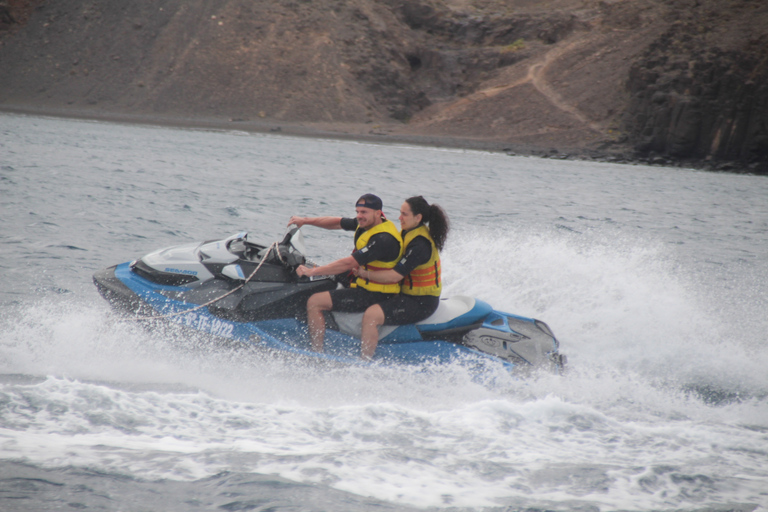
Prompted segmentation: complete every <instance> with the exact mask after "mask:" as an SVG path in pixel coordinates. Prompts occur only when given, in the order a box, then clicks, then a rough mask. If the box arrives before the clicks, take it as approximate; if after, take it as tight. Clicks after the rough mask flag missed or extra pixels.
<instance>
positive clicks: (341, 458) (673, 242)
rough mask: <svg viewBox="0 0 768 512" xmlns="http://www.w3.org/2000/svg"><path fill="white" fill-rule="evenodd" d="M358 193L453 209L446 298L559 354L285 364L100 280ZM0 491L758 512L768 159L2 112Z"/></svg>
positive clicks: (35, 505) (763, 445) (340, 504)
mask: <svg viewBox="0 0 768 512" xmlns="http://www.w3.org/2000/svg"><path fill="white" fill-rule="evenodd" d="M365 192H374V193H377V194H379V195H380V196H381V197H382V198H383V199H384V203H385V213H387V214H389V216H390V217H391V218H396V217H397V211H398V209H399V205H400V204H401V203H402V200H403V199H404V198H406V197H408V196H411V195H414V194H423V195H424V196H425V197H426V198H427V199H428V200H429V201H431V202H436V203H438V204H440V205H441V206H442V207H443V208H444V209H445V210H446V211H447V213H448V215H449V217H450V220H451V222H452V232H451V234H450V236H449V239H448V243H447V247H446V249H445V251H444V253H443V267H444V277H445V294H446V295H453V294H464V295H472V296H476V297H478V298H482V299H484V300H486V301H487V302H489V303H491V305H493V306H494V307H495V308H496V309H501V310H504V311H507V312H510V313H516V314H520V315H524V316H531V317H535V318H538V319H541V320H543V321H545V322H547V323H548V324H549V326H550V327H551V328H552V329H553V331H554V332H555V334H556V335H557V337H558V338H559V340H560V343H561V350H562V352H563V353H565V354H566V355H567V356H568V359H569V371H568V372H567V373H566V375H563V376H555V375H550V374H544V373H542V374H535V375H532V376H531V377H530V378H528V379H525V380H515V379H513V378H512V377H509V378H503V376H499V377H498V378H496V379H494V380H493V384H488V383H484V384H481V383H478V382H477V381H476V380H473V379H472V378H471V376H469V375H467V374H466V373H465V370H464V369H463V368H461V367H456V368H454V367H451V366H447V367H443V368H430V369H429V371H424V370H425V369H418V368H415V369H414V368H374V369H371V368H344V367H340V368H333V369H328V368H318V367H312V366H307V365H306V364H298V363H293V362H291V361H286V360H280V361H276V360H273V359H270V358H267V357H264V356H263V355H261V354H257V353H253V352H251V351H250V350H248V349H247V348H239V349H238V348H236V347H235V348H230V349H224V348H222V347H220V346H218V347H217V346H215V345H213V344H211V343H210V342H209V340H207V339H205V337H203V336H198V337H188V336H184V335H178V334H173V333H168V332H157V331H151V330H147V329H144V328H142V327H140V326H138V325H136V324H135V323H132V322H130V321H125V320H122V319H121V318H120V317H119V316H118V315H116V314H114V313H113V312H112V311H111V310H110V308H109V306H108V305H107V303H106V302H105V301H104V300H103V299H102V298H101V297H100V296H99V295H98V293H97V292H96V289H95V287H94V286H93V283H92V275H93V273H94V272H95V271H97V270H99V269H101V268H103V267H106V266H109V265H113V264H116V263H121V262H124V261H129V260H132V259H135V258H137V257H139V256H142V255H143V254H146V253H148V252H150V251H153V250H155V249H159V248H162V247H167V246H171V245H177V244H182V243H189V242H195V241H200V240H210V239H215V238H222V237H225V236H227V235H230V234H234V233H237V232H239V231H242V230H247V231H249V233H250V238H251V239H256V240H261V241H263V242H265V243H271V242H272V241H275V240H278V239H281V238H282V236H283V234H284V233H285V226H286V224H287V222H288V219H289V218H290V216H291V215H294V214H296V215H344V216H351V215H353V213H354V201H355V200H356V199H357V197H358V196H359V195H361V194H362V193H365ZM303 231H304V236H305V242H306V245H307V247H308V251H309V253H310V254H309V256H310V257H311V258H312V259H313V260H315V261H317V262H320V263H323V262H329V261H331V260H333V259H336V258H338V257H341V256H344V255H347V254H348V253H349V250H350V249H351V246H352V241H351V236H350V234H348V233H345V232H340V231H325V230H321V229H317V228H311V227H307V228H304V229H303ZM0 510H2V511H4V512H11V511H38V510H39V511H48V510H109V511H118V510H119V511H158V510H162V511H164V512H177V511H178V512H182V511H194V510H201V511H202V510H212V511H213V510H215V511H221V510H223V511H334V512H338V511H414V510H430V511H452V512H455V511H494V512H496V511H518V510H520V511H522V510H525V511H543V510H551V511H596V512H597V511H599V512H604V511H651V510H653V511H726V510H728V511H731V510H739V511H768V178H765V177H756V176H750V175H743V174H714V173H706V172H697V171H694V170H687V169H670V168H663V167H643V166H627V165H611V164H604V163H589V162H574V161H560V160H547V159H536V158H524V157H511V156H506V155H502V154H493V153H484V152H473V151H460V150H446V149H436V148H428V147H415V146H414V147H411V146H406V145H386V144H373V143H356V142H349V141H344V142H340V141H332V140H318V139H309V138H293V137H286V136H279V135H265V134H249V133H243V132H238V131H205V130H194V129H175V128H165V127H162V128H161V127H150V126H140V125H122V124H110V123H103V122H87V121H74V120H63V119H51V118H43V117H25V116H16V115H0Z"/></svg>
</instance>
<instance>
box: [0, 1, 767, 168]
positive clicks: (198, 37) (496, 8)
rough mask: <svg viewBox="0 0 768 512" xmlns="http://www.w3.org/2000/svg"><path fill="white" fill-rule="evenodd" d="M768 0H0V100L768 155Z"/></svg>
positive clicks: (258, 126)
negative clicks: (766, 1)
mask: <svg viewBox="0 0 768 512" xmlns="http://www.w3.org/2000/svg"><path fill="white" fill-rule="evenodd" d="M767 47H768V5H766V3H765V2H764V0H322V1H320V0H270V1H268V2H267V1H260V0H217V1H213V2H212V1H210V0H135V1H133V2H125V1H123V0H55V1H54V0H0V70H2V72H0V108H2V109H5V110H15V111H22V112H39V113H57V114H61V115H73V116H86V117H101V118H105V117H112V118H115V119H137V120H139V119H141V120H152V119H154V120H160V119H163V120H166V121H168V122H171V121H170V120H176V122H179V123H192V124H195V123H197V124H203V123H209V125H213V124H216V123H218V125H226V124H227V123H229V124H230V125H233V126H235V127H237V128H238V129H252V130H267V129H269V130H273V131H276V130H282V131H283V132H286V133H291V132H294V133H300V132H301V131H302V130H304V133H309V132H311V131H312V130H314V131H315V132H316V133H323V134H324V135H334V134H336V135H339V136H345V135H346V136H351V137H377V138H380V139H382V140H410V141H414V142H424V143H434V144H446V145H459V146H464V147H479V148H480V147H481V148H488V149H507V150H508V151H510V152H519V153H528V154H538V155H542V156H549V157H553V156H556V157H558V158H568V157H571V156H573V157H579V158H590V157H592V158H601V159H606V158H607V159H612V160H614V161H638V160H640V161H644V162H650V163H654V162H657V163H663V164H665V165H671V164H674V163H683V164H686V165H704V166H709V167H710V168H716V169H717V168H720V169H728V170H734V171H751V172H768V154H767V153H766V151H767V150H766V148H768V141H767V139H766V137H768V135H766V119H768V110H767V109H768V89H766V83H767V82H766V80H765V79H766V78H768V71H767V70H766V66H767V64H766V55H767V53H766V48H767Z"/></svg>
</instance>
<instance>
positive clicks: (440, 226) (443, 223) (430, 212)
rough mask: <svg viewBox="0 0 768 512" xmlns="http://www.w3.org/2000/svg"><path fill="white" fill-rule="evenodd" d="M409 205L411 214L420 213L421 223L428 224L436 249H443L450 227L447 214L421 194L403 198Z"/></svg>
mask: <svg viewBox="0 0 768 512" xmlns="http://www.w3.org/2000/svg"><path fill="white" fill-rule="evenodd" d="M405 202H406V203H408V206H410V207H411V211H412V212H413V215H414V216H415V215H419V214H420V215H421V223H422V224H428V225H429V234H430V235H431V236H432V240H434V241H435V246H437V250H438V251H442V250H443V246H444V245H445V239H446V238H448V231H449V230H450V229H451V226H450V223H449V222H448V216H447V215H446V214H445V212H444V211H443V209H442V208H440V206H438V205H436V204H429V203H428V202H427V200H426V199H424V198H423V197H422V196H413V197H409V198H408V199H406V200H405Z"/></svg>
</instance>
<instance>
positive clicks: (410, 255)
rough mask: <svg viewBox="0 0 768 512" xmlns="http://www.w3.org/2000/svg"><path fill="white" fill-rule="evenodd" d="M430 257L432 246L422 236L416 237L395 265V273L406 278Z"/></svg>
mask: <svg viewBox="0 0 768 512" xmlns="http://www.w3.org/2000/svg"><path fill="white" fill-rule="evenodd" d="M431 256H432V244H430V243H429V240H427V239H426V238H424V237H423V236H417V237H416V238H414V239H413V240H411V243H409V244H408V247H406V248H405V253H404V254H403V257H402V258H400V261H399V262H398V263H397V265H395V272H397V273H398V274H400V275H401V276H407V275H408V274H410V273H411V272H413V269H415V268H416V267H418V266H419V265H423V264H424V263H426V262H428V261H429V258H430V257H431Z"/></svg>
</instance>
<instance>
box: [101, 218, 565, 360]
mask: <svg viewBox="0 0 768 512" xmlns="http://www.w3.org/2000/svg"><path fill="white" fill-rule="evenodd" d="M305 254H306V250H305V247H304V241H303V237H302V234H301V230H299V229H298V228H297V227H295V226H293V227H292V228H291V229H290V230H289V231H288V233H287V234H286V236H285V238H284V239H283V240H282V241H281V242H275V243H274V244H272V245H269V246H266V245H262V244H258V243H254V242H252V241H250V240H248V234H247V233H246V232H242V233H238V234H235V235H232V236H230V237H228V238H225V239H222V240H214V241H207V242H202V243H192V244H188V245H180V246H174V247H169V248H166V249H162V250H158V251H155V252H152V253H149V254H147V255H146V256H143V257H142V258H140V259H137V260H134V261H131V262H126V263H121V264H119V265H115V266H112V267H108V268H106V269H103V270H100V271H98V272H96V273H95V274H94V276H93V280H94V282H95V284H96V287H97V288H98V290H99V292H100V293H101V295H102V296H103V297H104V298H105V299H106V300H107V301H108V302H109V303H110V304H111V305H112V306H113V307H114V308H115V309H117V310H121V311H124V312H127V313H129V314H131V315H134V316H135V317H138V318H146V319H162V320H164V321H165V320H167V321H169V322H174V323H176V324H180V325H182V326H185V327H187V328H191V329H194V330H197V331H201V332H204V333H208V334H210V335H213V336H214V337H216V338H225V339H227V340H234V341H239V342H242V343H246V344H249V345H252V346H253V347H255V348H257V349H263V350H267V351H274V352H280V353H285V354H286V355H291V356H296V357H300V358H314V359H319V360H326V361H327V360H331V361H335V362H341V363H346V364H371V363H364V362H363V361H362V360H361V359H360V358H359V354H360V339H359V336H360V332H361V324H362V313H337V312H333V313H330V314H328V315H327V317H326V327H327V329H326V336H325V352H323V353H316V352H313V351H312V350H311V348H310V342H309V336H308V329H307V324H306V303H307V299H308V298H309V297H310V295H312V294H313V293H316V292H320V291H325V290H332V289H335V288H337V287H339V286H343V285H344V284H343V283H344V278H345V276H342V275H339V276H325V277H313V278H307V277H299V276H298V275H297V274H296V272H295V269H296V267H298V266H299V265H302V264H308V263H309V264H311V262H307V258H306V257H305ZM379 331H380V332H379V338H380V339H379V345H378V347H377V349H376V353H375V355H374V358H373V364H415V365H424V364H434V363H438V364H439V363H450V362H453V361H457V360H464V361H467V360H470V361H473V364H476V363H477V361H478V360H480V361H487V362H495V363H499V364H501V365H503V366H505V367H507V369H509V370H512V371H514V372H518V371H520V370H526V369H533V368H541V367H546V368H549V369H551V370H553V371H555V372H558V373H559V372H561V371H562V370H563V366H564V363H565V357H564V356H563V355H561V354H560V353H559V343H558V341H557V339H556V338H555V336H554V335H553V334H552V331H551V330H550V329H549V327H548V326H547V325H546V324H545V323H544V322H541V321H539V320H535V319H532V318H525V317H522V316H517V315H512V314H509V313H502V312H500V311H495V310H494V309H493V308H492V307H491V306H490V305H489V304H487V303H486V302H483V301H481V300H478V299H474V298H472V297H466V296H454V297H449V298H443V299H441V301H440V306H439V307H438V309H437V311H435V313H434V314H433V315H432V316H430V317H429V318H427V319H425V320H423V321H421V322H419V323H417V324H411V325H401V326H386V325H385V326H381V328H380V329H379Z"/></svg>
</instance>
